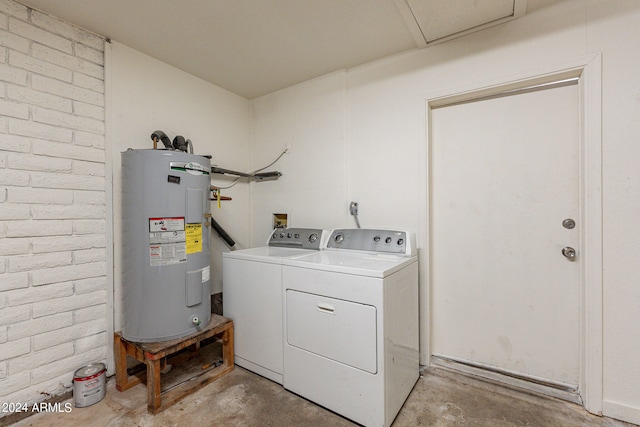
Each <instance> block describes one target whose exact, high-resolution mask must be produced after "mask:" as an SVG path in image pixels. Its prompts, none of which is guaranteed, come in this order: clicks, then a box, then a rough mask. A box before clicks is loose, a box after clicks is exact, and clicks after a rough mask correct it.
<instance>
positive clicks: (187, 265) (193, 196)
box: [122, 149, 211, 342]
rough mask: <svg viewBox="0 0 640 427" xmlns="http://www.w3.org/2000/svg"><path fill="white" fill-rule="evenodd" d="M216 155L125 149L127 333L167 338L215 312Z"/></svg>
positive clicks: (138, 339) (136, 339) (140, 339)
mask: <svg viewBox="0 0 640 427" xmlns="http://www.w3.org/2000/svg"><path fill="white" fill-rule="evenodd" d="M210 172H211V162H210V160H209V159H208V158H206V157H202V156H197V155H194V154H188V153H184V152H181V151H168V150H151V149H150V150H128V151H125V152H123V153H122V242H123V251H122V253H123V259H122V296H123V327H122V336H123V337H124V338H125V339H127V340H129V341H134V342H154V341H166V340H170V339H175V338H181V337H184V336H186V335H189V334H191V333H193V332H196V331H198V330H199V329H201V328H202V327H204V326H206V325H207V324H208V323H209V321H210V320H211V297H210V295H211V279H210V277H211V272H210V249H209V241H210V239H209V237H210V236H209V233H210V231H209V217H210V214H209V205H210V202H209V191H210V187H211V181H210V178H209V174H210Z"/></svg>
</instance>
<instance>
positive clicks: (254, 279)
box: [222, 228, 328, 384]
mask: <svg viewBox="0 0 640 427" xmlns="http://www.w3.org/2000/svg"><path fill="white" fill-rule="evenodd" d="M327 237H328V232H327V231H325V230H321V229H310V228H292V229H276V230H274V231H273V232H272V233H271V234H270V236H269V239H268V240H267V246H262V247H256V248H251V249H242V250H237V251H233V252H225V253H224V254H223V259H222V299H223V302H222V305H223V314H224V316H226V317H229V318H231V319H233V324H234V344H235V345H234V352H235V363H236V364H237V365H239V366H242V367H243V368H246V369H248V370H250V371H252V372H255V373H257V374H259V375H262V376H264V377H266V378H268V379H270V380H272V381H275V382H277V383H279V384H282V364H283V356H282V346H283V339H282V263H283V260H285V259H291V258H295V257H300V256H304V255H309V254H310V253H315V252H317V251H318V250H319V249H320V248H321V247H323V246H324V245H325V243H326V239H327Z"/></svg>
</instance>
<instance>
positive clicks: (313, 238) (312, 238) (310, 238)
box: [309, 233, 318, 243]
mask: <svg viewBox="0 0 640 427" xmlns="http://www.w3.org/2000/svg"><path fill="white" fill-rule="evenodd" d="M316 240H318V235H317V234H316V233H312V234H311V235H310V236H309V243H313V242H315V241H316Z"/></svg>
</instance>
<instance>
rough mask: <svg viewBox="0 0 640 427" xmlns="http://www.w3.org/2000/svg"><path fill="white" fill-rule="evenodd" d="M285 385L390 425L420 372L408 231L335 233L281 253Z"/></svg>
mask: <svg viewBox="0 0 640 427" xmlns="http://www.w3.org/2000/svg"><path fill="white" fill-rule="evenodd" d="M282 277H283V282H282V283H283V298H284V302H283V303H284V312H285V319H284V325H285V327H284V334H285V341H284V387H285V388H286V389H288V390H290V391H292V392H294V393H297V394H299V395H301V396H303V397H305V398H307V399H309V400H311V401H313V402H316V403H318V404H320V405H322V406H324V407H326V408H328V409H330V410H332V411H334V412H337V413H338V414H341V415H343V416H345V417H347V418H349V419H351V420H353V421H355V422H357V423H360V424H362V425H365V426H389V425H391V423H392V422H393V420H394V419H395V417H396V415H397V414H398V412H399V410H400V408H401V407H402V405H403V404H404V402H405V400H406V398H407V396H408V395H409V393H410V392H411V390H412V389H413V386H414V385H415V383H416V381H417V379H418V377H419V344H418V262H417V257H416V249H415V241H414V237H413V235H412V234H411V233H408V232H405V231H388V230H365V229H344V230H334V231H333V232H332V234H331V236H330V238H329V240H328V244H327V250H324V251H320V252H317V253H315V254H311V255H307V256H304V257H298V258H294V259H286V260H284V268H283V276H282Z"/></svg>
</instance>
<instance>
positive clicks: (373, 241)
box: [327, 228, 415, 256]
mask: <svg viewBox="0 0 640 427" xmlns="http://www.w3.org/2000/svg"><path fill="white" fill-rule="evenodd" d="M327 249H351V250H359V251H372V252H382V253H392V254H399V255H407V256H412V255H415V239H414V237H413V234H412V233H409V232H407V231H396V230H377V229H364V228H346V229H336V230H333V232H332V233H331V236H330V237H329V240H328V242H327Z"/></svg>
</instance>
